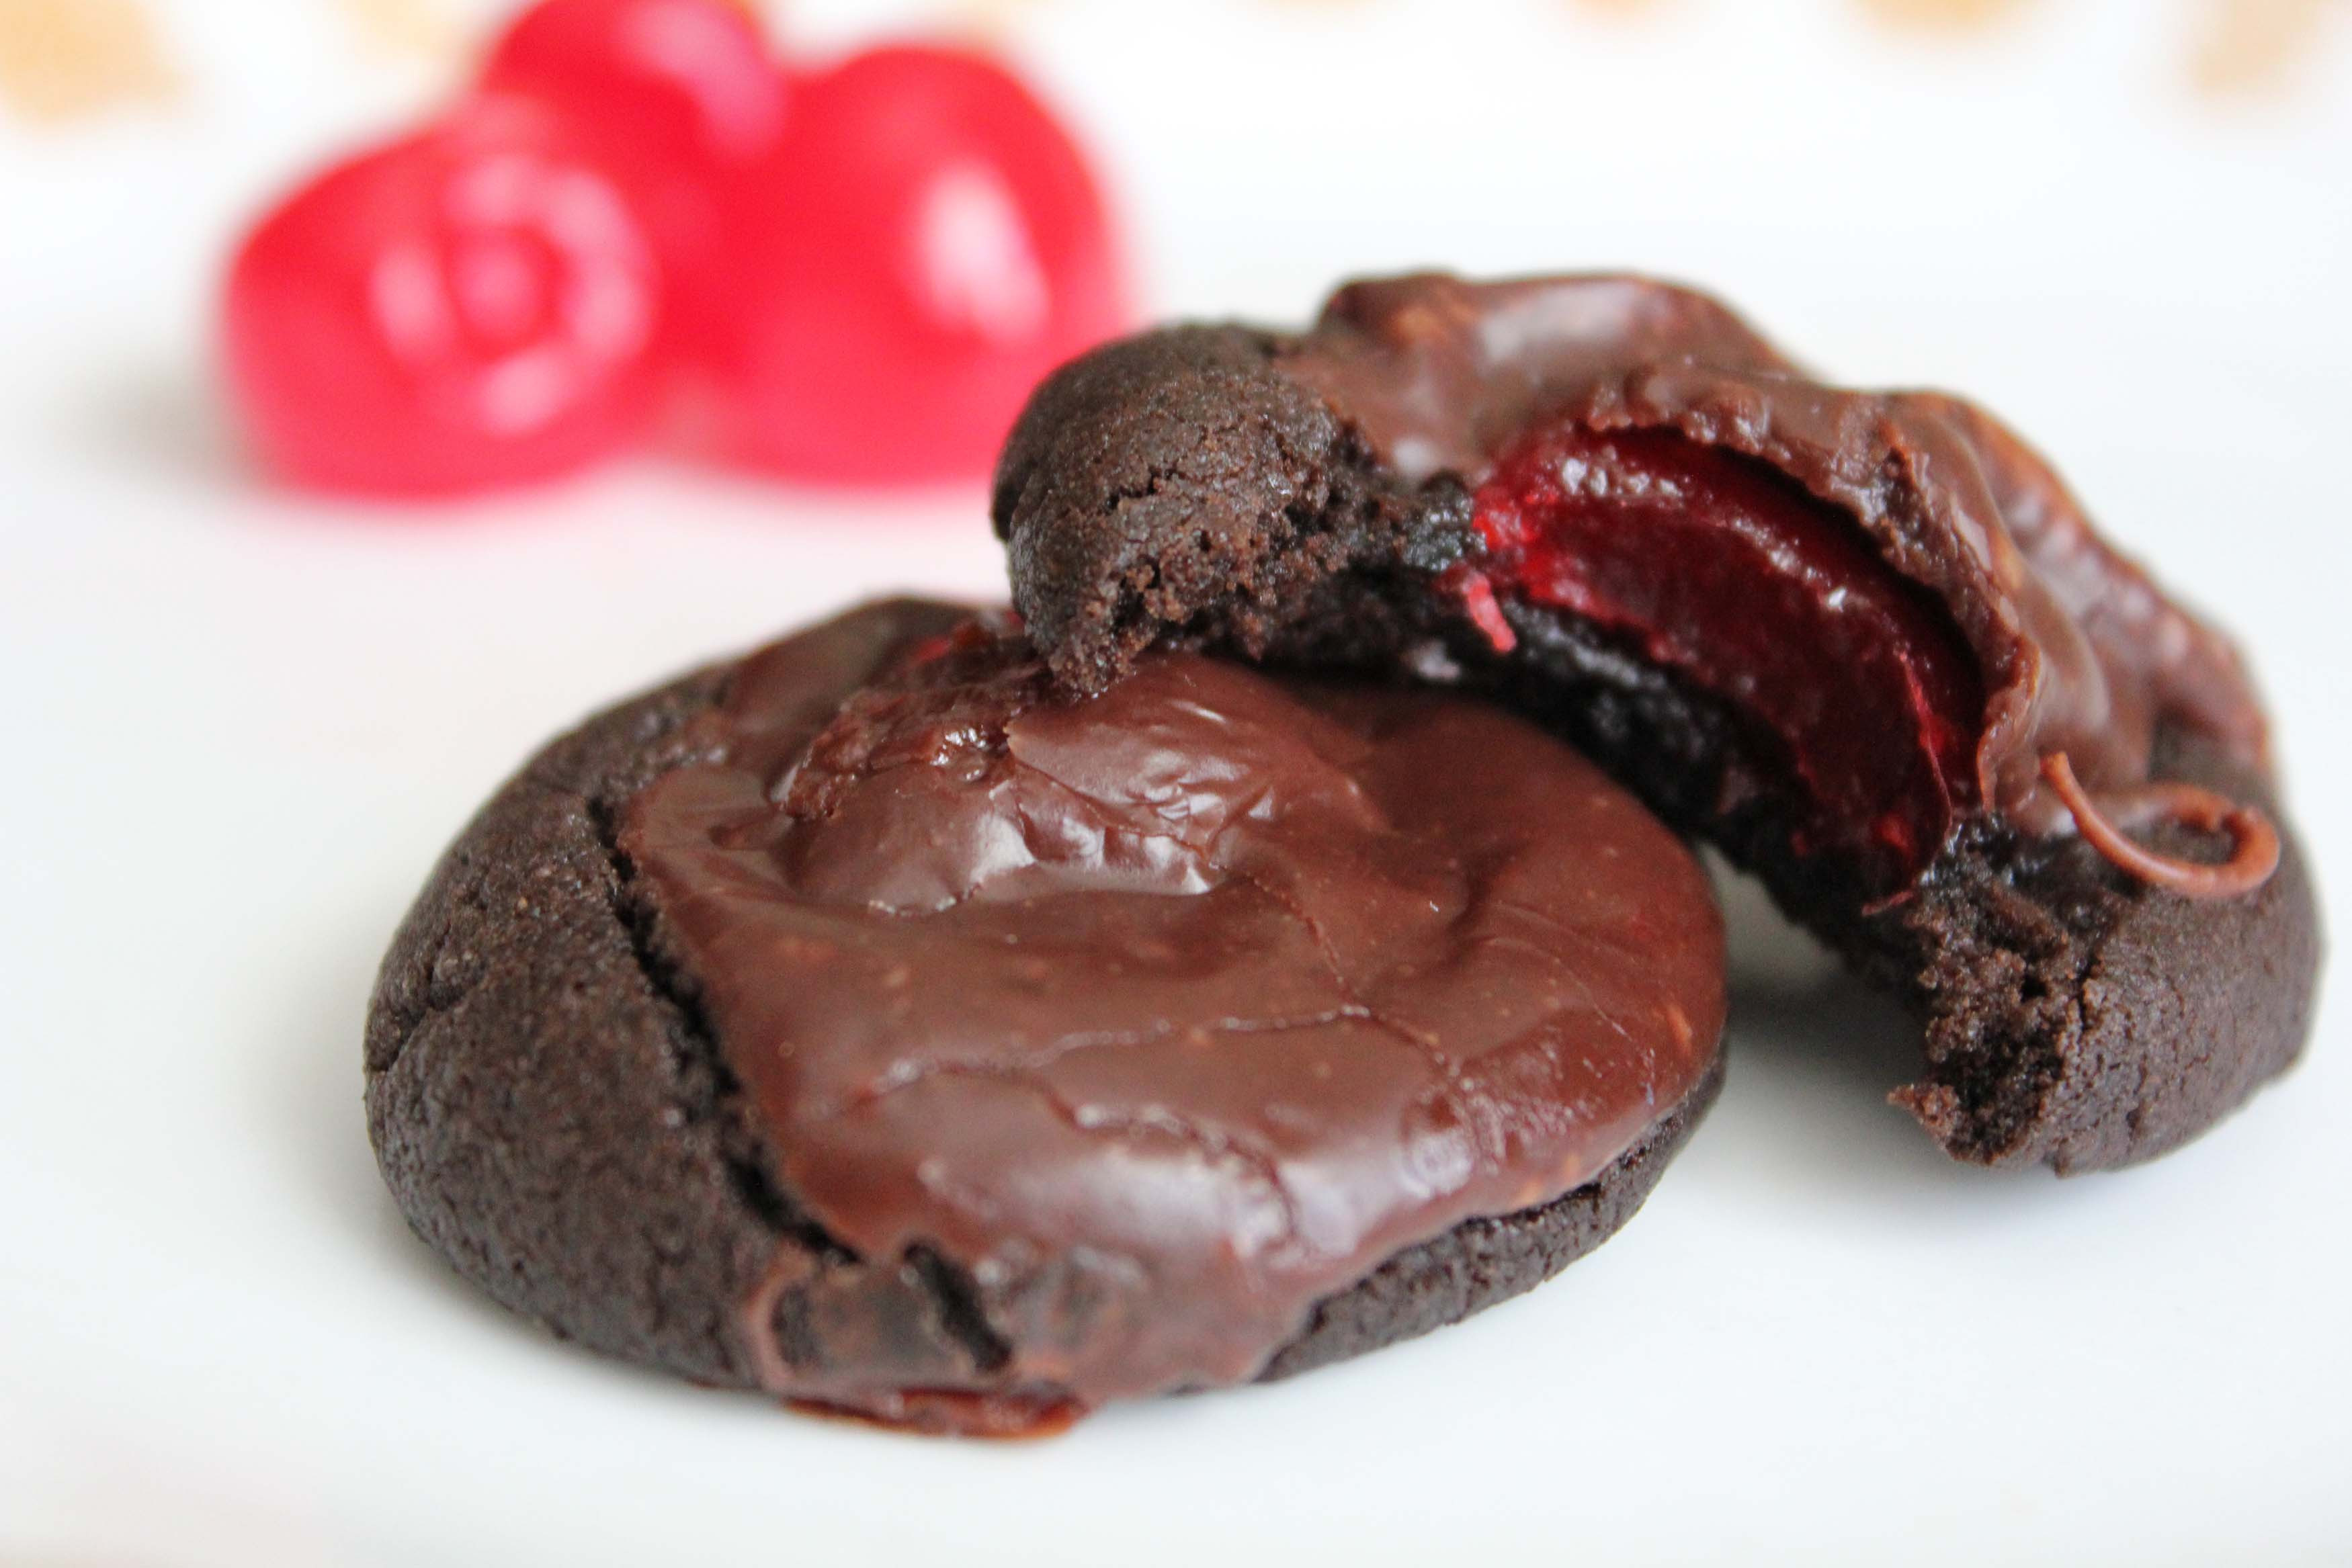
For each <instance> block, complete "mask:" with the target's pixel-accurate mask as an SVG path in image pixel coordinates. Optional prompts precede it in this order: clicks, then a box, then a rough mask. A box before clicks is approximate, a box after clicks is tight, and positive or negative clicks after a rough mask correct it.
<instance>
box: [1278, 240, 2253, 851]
mask: <svg viewBox="0 0 2352 1568" xmlns="http://www.w3.org/2000/svg"><path fill="white" fill-rule="evenodd" d="M1276 363H1277V364H1278V366H1279V367H1280V368H1281V369H1282V370H1283V371H1286V373H1287V374H1289V375H1290V376H1292V377H1293V378H1295V379H1297V381H1299V382H1303V383H1304V384H1306V385H1307V386H1308V387H1311V388H1312V389H1314V390H1315V391H1316V392H1318V394H1320V395H1321V397H1322V398H1323V399H1324V401H1325V402H1327V403H1328V405H1329V406H1330V408H1331V410H1332V411H1333V413H1335V414H1336V415H1338V416H1339V419H1340V420H1341V421H1342V422H1343V423H1346V424H1347V425H1349V427H1351V428H1352V429H1353V430H1354V431H1356V432H1357V433H1358V434H1359V435H1360V437H1361V438H1362V439H1363V440H1364V441H1366V442H1367V443H1368V444H1370V446H1371V448H1372V449H1373V451H1374V452H1375V453H1376V454H1377V455H1379V457H1380V458H1381V460H1382V461H1383V462H1385V463H1387V464H1389V465H1391V466H1392V467H1394V468H1395V469H1397V470H1398V471H1399V472H1401V473H1402V475H1403V476H1406V477H1407V478H1408V479H1410V480H1412V481H1415V482H1423V481H1428V480H1432V479H1434V478H1437V477H1438V476H1454V477H1455V478H1458V479H1460V480H1462V481H1463V482H1465V483H1466V484H1468V485H1471V486H1475V485H1476V484H1477V482H1478V481H1479V480H1480V479H1481V478H1482V477H1483V476H1485V474H1486V471H1487V469H1488V468H1489V466H1490V465H1491V464H1492V462H1493V460H1494V458H1495V457H1496V454H1497V452H1498V451H1499V449H1500V448H1502V447H1503V446H1504V445H1505V444H1507V443H1508V442H1509V441H1510V440H1511V439H1512V438H1513V437H1515V436H1517V434H1520V433H1521V432H1523V431H1524V430H1526V429H1527V428H1528V426H1530V425H1531V424H1534V423H1538V422H1539V421H1565V422H1572V423H1575V424H1578V425H1580V426H1582V427H1583V428H1586V429H1589V430H1591V431H1595V432H1610V431H1623V430H1665V431H1673V432H1677V433H1679V434H1681V435H1683V436H1684V437H1685V438H1687V439H1688V440H1690V441H1693V442H1696V443H1698V444H1702V445H1704V446H1708V447H1715V448H1719V449H1722V450H1725V451H1727V452H1731V453H1736V454H1738V455H1742V456H1745V457H1748V458H1752V459H1755V460H1757V461H1759V462H1761V463H1764V464H1767V465H1770V467H1771V468H1773V469H1775V470H1777V471H1778V472H1780V474H1782V475H1784V476H1787V477H1788V478H1790V479H1791V480H1793V481H1795V482H1796V483H1797V484H1798V485H1800V486H1802V487H1803V488H1804V489H1805V490H1806V491H1807V492H1809V493H1810V494H1811V495H1812V496H1813V497H1816V498H1818V499H1819V500H1820V501H1822V502H1823V503H1825V504H1827V505H1828V506H1831V507H1836V508H1838V509H1839V510H1840V511H1842V512H1843V513H1844V514H1846V515H1847V516H1849V517H1852V518H1853V521H1854V522H1855V523H1857V524H1858V525H1860V527H1861V528H1862V529H1863V530H1864V533H1865V534H1866V535H1867V536H1868V537H1869V538H1870V540H1871V541H1872V543H1873V544H1874V546H1875V548H1876V549H1877V551H1878V553H1879V555H1880V556H1881V558H1882V559H1884V560H1885V563H1886V565H1887V567H1888V568H1889V569H1891V570H1894V571H1895V572H1897V573H1899V574H1901V575H1902V576H1904V577H1906V578H1909V579H1910V580H1914V581H1916V582H1917V583H1920V584H1922V585H1924V586H1925V587H1926V588H1927V590H1928V591H1930V592H1931V593H1932V594H1933V595H1934V596H1935V597H1936V599H1937V600H1938V601H1940V602H1941V603H1942V605H1943V606H1944V607H1945V608H1946V609H1947V610H1948V612H1949V614H1950V616H1951V619H1952V621H1953V622H1955V624H1956V625H1957V628H1958V632H1959V633H1960V634H1961V636H1962V637H1964V638H1965V639H1966V641H1967V643H1968V645H1969V648H1970V649H1971V650H1972V651H1973V653H1975V655H1976V659H1977V662H1978V664H1979V671H1980V674H1981V676H1982V681H1983V688H1984V714H1983V727H1982V729H1981V732H1980V737H1979V743H1978V746H1977V747H1976V774H1977V779H1976V784H1977V789H1978V794H1979V800H1982V801H1983V802H1985V803H1987V804H1990V805H1992V806H1994V807H1996V808H1998V809H1999V810H2002V811H2003V812H2005V813H2007V814H2008V816H2009V817H2010V818H2011V820H2012V821H2015V822H2017V823H2018V824H2019V825H2021V826H2022V827H2025V828H2027V829H2028V830H2029V831H2050V830H2052V829H2053V828H2056V827H2060V826H2063V825H2065V824H2066V822H2067V821H2068V820H2069V818H2068V813H2067V811H2066V810H2064V808H2063V805H2062V804H2061V803H2060V801H2059V800H2058V799H2057V797H2056V796H2055V795H2054V794H2053V791H2052V790H2051V789H2049V787H2048V786H2047V784H2046V782H2045V779H2044V777H2043V768H2042V760H2043V758H2046V757H2049V756H2051V755H2053V754H2063V755H2064V756H2065V757H2067V758H2070V759H2071V762H2072V768H2073V771H2074V776H2075V777H2077V778H2078V779H2080V780H2081V782H2082V784H2083V785H2084V787H2085V788H2086V789H2088V791H2090V792H2091V794H2093V795H2094V796H2098V795H2105V796H2108V797H2111V798H2112V797H2118V796H2119V795H2120V794H2121V793H2122V792H2127V791H2130V790H2132V789H2135V788H2136V787H2137V786H2140V785H2142V784H2144V783H2145V782H2146V781H2147V778H2148V769H2149V761H2150V757H2151V752H2152V746H2153V741H2154V737H2155V735H2156V732H2157V728H2158V725H2159V724H2160V723H2162V722H2164V721H2171V722H2174V723H2178V724H2182V725H2185V726H2188V727H2191V728H2193V729H2196V730H2198V731H2200V732H2202V733H2205V734H2207V735H2210V736H2211V737H2214V738H2216V739H2218V740H2220V741H2221V742H2222V743H2224V744H2225V745H2226V746H2227V747H2230V748H2231V750H2232V751H2234V752H2235V753H2236V754H2238V755H2239V756H2240V757H2242V758H2244V759H2245V760H2247V761H2248V762H2249V763H2252V764H2256V765H2259V764H2260V763H2261V762H2262V759H2263V745H2264V741H2263V716H2262V710H2261V707H2260V705H2259V703H2258V701H2257V699H2256V697H2255V695H2254V693H2253V691H2252V687H2251V686H2250V685H2249V683H2248V681H2247V678H2246V675H2245V674H2244V671H2243V669H2242V666H2241V664H2240V662H2239V659H2238V656H2237V654H2236V653H2235V651H2234V650H2233V649H2232V648H2231V645H2230V644H2229V643H2228V642H2227V640H2225V639H2224V638H2223V637H2222V636H2221V634H2220V633H2219V632H2215V631H2214V630H2213V629H2211V628H2210V627H2209V626H2207V625H2205V624H2204V623H2202V622H2200V621H2199V620H2197V619H2196V618H2195V617H2194V616H2192V615H2191V614H2189V612H2187V611H2186V610H2184V609H2182V608H2181V607H2180V606H2179V605H2178V604H2177V603H2175V602H2173V601H2171V600H2169V599H2168V598H2167V597H2166V596H2165V594H2164V593H2163V592H2162V591H2160V590H2159V589H2158V588H2157V587H2156V586H2155V584H2154V583H2153V582H2151V581H2150V580H2149V579H2148V578H2147V574H2146V573H2144V572H2143V571H2141V570H2139V568H2138V567H2137V566H2136V565H2134V564H2133V563H2132V562H2130V561H2128V560H2126V559H2124V558H2123V557H2122V556H2121V555H2119V554H2117V553H2116V551H2115V550H2113V549H2110V548H2109V547H2108V546H2107V545H2106V544H2105V542H2104V541H2103V540H2101V539H2100V538H2098V537H2097V535H2096V534H2095V532H2094V530H2093V529H2092V528H2091V526H2090V523H2089V521H2088V520H2087V518H2086V517H2085V516H2084V512H2083V510H2082V508H2081V507H2080V506H2079V505H2078V504H2077V503H2076V501H2075V500H2074V497H2072V496H2071V495H2070V494H2069V493H2068V492H2067V490H2066V488H2065V486H2063V484H2062V483H2061V482H2060V481H2059V479H2058V478H2057V476H2055V475H2054V474H2053V472H2052V471H2051V469H2050V467H2049V465H2047V464H2045V463H2044V462H2043V461H2042V459H2041V458H2040V457H2039V456H2038V455H2036V454H2035V453H2034V452H2032V450H2031V449H2030V448H2029V447H2028V446H2026V444H2024V443H2023V442H2022V441H2021V440H2020V439H2019V438H2018V437H2017V436H2016V435H2015V434H2012V433H2011V432H2010V431H2009V430H2007V429H2006V428H2005V427H2003V426H2002V425H2001V424H2000V423H1998V422H1997V421H1995V420H1994V419H1993V418H1992V417H1991V416H1990V414H1988V413H1984V412H1983V411H1982V410H1980V409H1978V408H1976V407H1974V406H1973V405H1970V404H1969V403H1966V402H1961V401H1960V400H1958V399H1957V398H1952V397H1948V396H1945V395H1942V394H1938V393H1932V392H1857V391H1851V390H1847V389H1844V388H1841V387H1835V386H1831V385H1828V384H1825V383H1823V382H1819V381H1816V380H1813V379H1812V378H1811V377H1810V376H1808V375H1807V374H1806V373H1805V372H1804V371H1801V369H1800V368H1799V367H1797V366H1796V365H1795V364H1794V363H1793V362H1791V361H1790V360H1788V359H1787V358H1785V357H1784V356H1783V355H1781V354H1780V352H1779V351H1778V350H1775V349H1774V348H1773V347H1772V346H1771V345H1770V344H1769V343H1768V342H1767V341H1765V340H1764V339H1762V338H1761V337H1759V335H1758V334H1757V333H1756V332H1755V331H1753V330H1752V329H1749V328H1748V326H1747V325H1746V324H1745V323H1744V322H1742V321H1741V320H1740V319H1738V317H1737V316H1735V315H1734V314H1732V313H1731V312H1730V311H1729V310H1727V309H1726V308H1724V307H1723V306H1721V305H1720V304H1717V302H1716V301H1714V300H1712V299H1710V298H1707V297H1706V296H1704V295H1701V294H1697V293H1695V292H1693V291H1691V290H1688V289H1684V288H1678V287H1673V286H1671V285H1668V284H1664V283H1659V282H1654V281H1652V280H1649V279H1645V278H1639V277H1611V276H1595V277H1547V278H1530V279H1523V280H1516V281H1507V282H1497V283H1472V282H1466V281H1464V280H1463V279H1460V278H1456V277H1447V276H1443V275H1435V274H1430V275H1420V276H1413V277H1397V278H1388V279H1377V280H1370V281H1365V282H1359V283H1354V284H1350V285H1349V286H1347V287H1342V288H1341V289H1339V291H1338V292H1337V293H1336V294H1335V295H1334V296H1333V297H1332V298H1331V299H1330V301H1329V302H1328V305H1327V306H1326V308H1325V309H1324V311H1323V314H1322V317H1321V319H1320V320H1318V323H1317V324H1316V326H1315V328H1314V329H1312V330H1311V331H1309V332H1307V333H1306V334H1304V335H1303V336H1300V337H1297V338H1293V339H1289V340H1283V341H1282V342H1281V344H1280V346H1279V347H1278V348H1277V350H1276Z"/></svg>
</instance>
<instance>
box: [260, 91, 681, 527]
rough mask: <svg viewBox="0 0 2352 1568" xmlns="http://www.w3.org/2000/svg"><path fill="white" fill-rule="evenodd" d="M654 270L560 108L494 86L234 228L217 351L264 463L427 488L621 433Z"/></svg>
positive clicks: (511, 470)
mask: <svg viewBox="0 0 2352 1568" xmlns="http://www.w3.org/2000/svg"><path fill="white" fill-rule="evenodd" d="M663 294H664V289H663V283H662V279H661V277H660V273H659V270H658V268H657V267H656V261H655V257H654V254H653V251H652V248H651V246H650V245H649V243H648V241H647V238H646V233H645V230H644V227H643V225H642V224H641V222H640V220H639V218H638V216H637V214H635V211H634V210H633V209H632V207H631V205H630V204H629V202H628V200H627V198H626V197H625V195H624V193H622V191H621V189H620V188H619V186H618V185H617V184H616V183H614V180H613V178H612V177H611V176H610V175H609V174H607V173H606V172H604V170H603V169H602V168H600V167H598V166H597V165H596V164H594V163H593V162H589V161H588V160H586V159H585V158H583V156H582V155H581V153H580V152H579V151H578V147H577V143H576V141H575V139H574V137H573V135H572V131H571V130H570V128H569V127H568V125H567V124H566V123H565V122H564V121H563V120H562V118H561V117H559V116H556V115H554V114H552V113H551V112H550V111H549V110H546V109H545V108H543V107H542V106H541V105H538V104H535V103H531V102H529V101H526V100H521V99H508V98H487V99H478V100H475V101H471V102H468V103H467V104H466V105H464V106H463V107H461V108H460V109H459V110H457V112H455V113H453V114H451V115H449V116H448V117H446V119H444V120H441V121H440V122H439V123H437V124H436V125H434V126H432V127H430V128H428V129H426V130H425V131H421V132H419V133H417V134H415V135H414V136H410V137H408V138H406V139H404V140H402V141H395V142H394V143H392V144H390V145H389V146H386V147H383V148H381V149H379V150H377V151H374V152H368V153H365V154H363V155H362V156H360V157H357V158H354V159H352V160H351V161H349V162H344V163H342V164H340V165H338V166H337V167H335V168H333V169H331V170H329V171H328V172H326V173H325V174H323V175H321V176H320V177H319V178H318V179H316V180H315V181H313V182H312V183H310V184H309V185H307V186H305V187H303V188H302V189H301V190H299V191H298V192H297V193H295V194H294V195H293V196H292V197H291V198H289V200H288V201H287V202H286V203H285V204H282V205H281V206H279V207H278V209H277V211H275V212H274V213H272V214H270V215H269V216H268V218H267V219H266V220H264V222H263V223H262V224H261V225H260V226H259V227H258V228H257V229H256V230H255V231H254V232H253V233H252V235H250V236H249V237H248V238H247V240H246V242H245V245H244V246H243V248H242V249H241V250H240V251H239V252H238V254H237V256H236V261H235V262H234V264H233V265H232V267H231V268H230V272H229V278H228V286H227V293H226V304H225V309H224V339H225V342H224V348H225V350H226V361H227V369H228V372H229V375H230V378H231V381H232V382H233V385H234V388H235V391H236V394H237V400H238V402H239V404H240V407H241V410H242V413H243V415H244V419H245V423H246V424H247V427H248V429H249V431H250V433H251V434H252V437H253V439H254V441H255V442H256V444H257V445H258V446H259V448H260V449H261V451H262V453H263V454H264V455H265V456H266V457H267V458H268V461H269V462H270V463H271V464H272V465H274V466H275V467H277V468H278V470H279V471H280V472H281V473H283V474H285V475H286V476H289V477H291V478H293V479H295V480H298V481H300V482H304V483H308V484H312V485H318V486H328V487H332V488H338V489H352V490H361V491H369V492H376V493H384V494H432V493H436V492H449V491H457V490H464V489H470V488H476V487H481V486H497V485H503V484H509V483H514V482H518V481H522V480H530V479H537V478H541V477H544V476H549V475H552V474H557V473H561V472H563V471H564V470H566V469H569V468H572V467H575V466H577V465H580V464H581V463H583V462H584V461H586V460H588V459H590V458H592V457H594V456H596V455H600V454H603V453H606V452H610V451H613V450H614V449H615V448H618V447H620V446H622V445H624V444H627V443H628V442H629V441H631V440H632V439H634V438H635V437H636V436H637V435H638V434H639V433H640V432H641V431H642V430H643V429H644V427H645V424H646V418H647V415H648V413H649V411H650V408H651V405H652V402H653V398H654V394H655V392H656V382H657V374H656V361H657V343H658V338H659V332H660V327H661V317H662V309H663Z"/></svg>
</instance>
